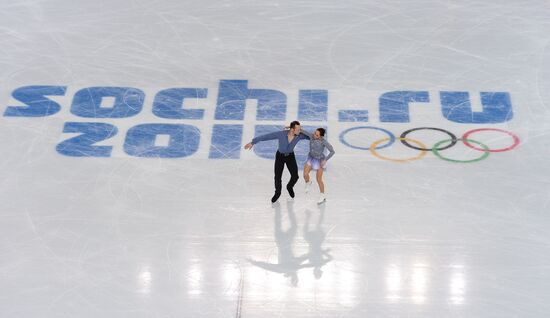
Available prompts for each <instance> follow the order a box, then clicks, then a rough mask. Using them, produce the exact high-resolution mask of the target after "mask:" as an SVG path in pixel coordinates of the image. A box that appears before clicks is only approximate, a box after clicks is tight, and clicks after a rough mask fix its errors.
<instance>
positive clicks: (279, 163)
mask: <svg viewBox="0 0 550 318" xmlns="http://www.w3.org/2000/svg"><path fill="white" fill-rule="evenodd" d="M324 136H325V129H324V128H317V129H316V130H315V132H314V133H313V134H312V133H310V132H308V131H305V130H302V129H301V127H300V122H298V121H293V122H291V123H290V126H289V127H286V129H285V130H281V131H276V132H273V133H269V134H265V135H261V136H258V137H256V138H254V139H252V141H251V142H250V143H248V144H246V145H245V146H244V148H245V149H247V150H249V149H252V147H253V146H254V145H255V144H257V143H258V142H261V141H266V140H275V139H276V140H278V141H279V147H278V149H277V153H276V154H275V194H274V195H273V197H272V198H271V202H272V203H275V202H277V200H278V199H279V197H280V196H281V188H282V185H281V178H282V176H283V169H284V166H285V165H286V167H287V169H288V172H290V181H288V184H287V185H286V189H287V190H288V194H289V195H290V197H292V198H294V185H295V184H296V182H298V179H299V176H298V165H297V164H296V157H295V156H294V147H295V146H296V144H297V143H298V141H300V140H302V139H307V140H309V141H310V142H309V154H308V159H307V162H306V164H305V166H304V180H305V182H306V193H307V192H308V191H309V189H310V187H311V184H312V181H311V180H310V177H309V173H310V172H311V170H316V171H317V183H318V184H319V191H320V192H321V194H320V197H319V200H318V201H317V203H318V204H322V203H324V202H325V201H326V196H325V184H324V183H323V171H324V169H325V168H326V165H327V161H328V160H329V159H330V158H331V157H332V156H333V155H334V148H333V147H332V145H331V144H330V143H329V142H328V141H327V140H326V139H325V138H324ZM325 149H327V150H328V151H329V154H328V155H327V156H325V154H324V152H325Z"/></svg>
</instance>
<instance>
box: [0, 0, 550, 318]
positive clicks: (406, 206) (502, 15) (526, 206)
mask: <svg viewBox="0 0 550 318" xmlns="http://www.w3.org/2000/svg"><path fill="white" fill-rule="evenodd" d="M549 34H550V7H549V5H548V3H547V2H546V1H535V0H527V1H511V0H506V1H504V0H503V1H471V0H470V1H435V0H413V1H405V0H403V1H398V0H390V1H372V0H370V1H327V0H316V1H310V0H297V1H287V0H284V1H265V2H264V1H242V0H239V1H176V0H164V1H143V0H114V1H105V0H99V1H83V0H78V1H68V0H55V1H39V0H26V1H2V2H1V3H0V48H1V53H0V66H1V68H0V70H1V71H0V111H1V113H2V115H1V116H0V150H1V156H2V159H0V286H1V288H0V317H9V318H22V317H71V318H74V317H79V318H85V317H90V318H92V317H93V318H96V317H132V318H137V317H207V318H217V317H246V318H248V317H341V318H344V317H346V318H347V317H349V318H351V317H356V318H364V317H410V318H412V317H418V318H420V317H422V318H426V317H437V318H441V317H464V318H473V317H495V318H505V317H521V318H527V317H541V318H542V317H549V316H550V303H549V301H548V300H549V295H550V234H549V229H550V164H549V163H548V160H549V157H550V49H549V48H550V40H549V37H548V35H549ZM221 80H247V81H248V86H249V88H251V89H272V90H278V91H280V92H283V93H284V94H285V95H286V96H287V112H286V116H285V118H284V120H273V121H270V120H267V121H265V120H264V121H262V120H257V119H256V114H257V105H256V102H255V101H254V100H249V101H247V102H246V103H247V105H246V112H245V114H244V119H243V120H216V119H215V108H216V104H217V96H218V90H219V88H218V87H219V83H220V81H221ZM33 85H50V86H66V92H65V94H64V95H62V96H49V98H50V99H51V100H53V101H55V102H57V103H58V104H59V105H61V110H60V111H59V112H57V113H55V114H52V115H50V116H42V117H17V116H5V111H6V110H7V109H8V107H9V106H21V105H23V103H22V102H21V101H20V100H18V99H17V98H16V97H14V96H12V92H13V91H14V90H16V89H18V88H20V87H25V86H33ZM98 86H105V87H132V88H136V89H139V90H142V91H143V92H144V93H145V99H144V100H143V109H142V110H141V112H140V113H139V114H137V115H135V116H132V117H128V118H83V117H79V116H77V115H75V114H73V113H71V104H72V101H73V97H74V95H75V93H76V92H77V91H79V90H81V89H85V88H88V87H98ZM177 87H180V88H206V89H207V90H208V95H207V97H205V98H202V99H188V100H186V101H185V103H184V105H183V106H182V107H183V108H186V109H204V117H203V119H166V118H159V117H158V116H155V115H154V114H153V113H152V105H153V100H154V97H155V94H156V93H157V92H159V91H161V90H163V89H168V88H177ZM299 90H327V91H328V115H327V116H328V117H327V120H326V121H320V122H319V121H308V120H303V121H302V124H303V125H304V126H308V127H316V126H326V127H328V134H327V138H328V140H329V141H330V142H331V143H332V144H333V145H334V147H335V150H336V155H335V156H334V157H333V158H332V159H331V160H330V161H329V166H328V169H327V171H326V173H325V175H324V180H325V183H326V194H327V202H326V203H325V204H324V205H317V204H316V201H317V198H318V188H317V187H316V183H315V182H314V184H313V188H312V191H310V193H308V194H306V193H305V192H304V182H303V178H302V177H301V179H300V180H299V182H298V184H297V185H296V188H295V189H296V198H295V199H294V200H293V201H290V200H288V194H287V193H286V191H283V195H282V197H281V198H280V200H279V202H278V203H277V204H275V205H272V204H271V203H270V202H269V199H270V198H271V196H272V194H273V160H271V159H266V158H263V157H261V156H259V155H258V154H257V153H255V152H254V151H246V150H244V149H242V146H244V144H246V143H247V142H249V141H250V140H251V139H252V138H253V137H254V129H255V125H278V126H284V125H285V124H288V123H289V122H290V121H291V120H294V119H296V118H298V100H299ZM390 91H427V92H429V96H430V101H429V102H423V103H411V104H410V121H409V122H406V123H399V122H382V121H381V120H380V111H379V107H378V106H379V97H380V96H381V95H382V94H384V93H386V92H390ZM441 91H461V92H469V93H470V96H471V101H472V108H473V109H474V110H477V111H480V110H481V106H480V105H481V102H480V95H479V94H480V92H508V93H509V94H510V97H511V103H512V106H513V118H512V119H511V120H509V121H506V122H503V123H497V124H463V123H456V122H452V121H449V120H448V119H446V118H445V117H443V115H442V111H441V106H440V103H441V101H440V97H439V93H440V92H441ZM113 100H114V99H109V98H105V99H104V100H102V101H101V105H102V107H107V108H108V107H109V105H112V104H113V102H114V101H113ZM349 109H352V110H367V111H368V112H369V113H368V116H369V119H368V122H342V121H339V117H338V114H339V111H340V110H349ZM67 122H98V123H109V124H112V125H114V126H116V127H117V128H118V134H116V135H115V136H114V137H112V138H110V139H108V140H105V141H102V142H100V143H98V145H108V146H113V149H112V154H111V156H110V157H104V158H98V157H72V156H67V155H63V154H61V153H59V152H58V151H56V145H58V144H59V143H61V142H63V141H64V140H67V139H69V138H71V137H73V136H75V134H72V133H64V132H63V127H64V125H65V123H67ZM144 123H168V124H187V125H193V126H195V127H197V129H198V130H200V144H199V146H198V149H197V151H196V152H194V153H193V154H192V155H190V156H187V157H183V158H160V157H157V158H143V157H136V156H132V155H129V154H128V153H126V152H125V151H124V148H123V145H124V142H125V135H126V132H127V131H128V130H129V129H130V128H131V127H134V126H136V125H139V124H144ZM215 124H234V125H243V132H242V140H240V145H239V147H240V148H241V150H240V151H239V152H238V153H239V158H233V159H223V158H222V159H210V158H209V154H210V152H211V140H212V127H213V125H215ZM359 126H376V127H381V128H384V129H387V130H389V131H391V132H393V133H394V134H395V135H396V136H397V137H399V134H401V132H403V131H405V130H407V129H411V128H415V127H439V128H443V129H446V130H449V131H451V132H453V133H455V134H456V135H457V136H459V137H460V136H461V135H462V134H463V133H465V132H466V131H468V130H471V129H476V128H481V127H488V128H498V129H504V130H506V131H510V132H513V133H514V134H516V135H517V136H518V137H519V139H520V141H521V142H520V144H519V146H517V147H516V148H514V149H513V150H510V151H506V152H498V153H490V155H489V156H488V157H487V159H485V160H482V161H478V162H474V163H453V162H448V161H444V160H441V159H438V158H437V157H436V156H435V155H434V154H433V153H430V152H428V153H427V154H426V155H425V157H424V158H422V159H420V160H415V161H411V162H393V161H387V160H383V159H380V158H377V157H375V156H374V155H373V154H372V153H370V152H369V151H368V150H361V149H355V148H350V147H348V146H346V145H345V144H344V143H342V141H341V139H340V134H341V133H342V132H344V131H345V130H347V129H349V128H353V127H359ZM383 137H385V135H384V134H383V133H381V132H379V131H370V130H354V131H352V132H350V133H349V134H348V135H347V136H346V137H345V138H346V139H345V140H347V142H349V143H353V144H354V145H357V146H360V147H368V146H369V145H370V144H371V143H372V142H374V141H375V140H377V139H380V138H383ZM410 137H411V138H413V137H414V138H415V139H418V140H421V141H423V142H425V143H426V144H430V145H431V144H433V143H434V142H436V141H438V140H441V139H444V138H446V135H445V134H443V133H441V132H434V131H432V132H430V131H418V132H415V133H411V135H410ZM472 138H473V136H472ZM476 138H478V139H479V140H480V141H483V142H484V143H486V144H487V145H488V146H489V147H491V148H493V149H495V148H503V147H507V146H509V145H510V144H511V143H512V141H513V140H512V138H511V137H510V136H508V135H506V134H503V133H498V132H495V131H488V132H480V133H478V134H477V135H476ZM221 141H222V144H223V143H224V142H225V140H223V138H222V140H221ZM232 141H234V140H229V139H228V140H227V142H228V143H230V142H232ZM301 143H302V144H303V145H302V146H301V151H303V150H304V149H306V148H307V142H306V141H302V142H301ZM169 145H170V140H169V138H167V135H159V137H158V139H157V146H159V147H167V146H169ZM379 154H380V155H382V156H384V157H388V158H397V159H403V158H408V157H411V156H417V155H418V154H419V151H414V150H411V149H408V148H406V147H405V146H404V145H402V144H401V143H400V142H399V141H397V142H396V143H395V144H394V145H393V146H391V147H387V148H384V149H380V150H379ZM442 154H444V155H445V156H449V157H452V158H458V159H463V160H469V159H472V158H476V157H478V156H480V155H482V154H483V153H482V152H479V151H476V150H473V149H471V148H468V147H466V146H465V145H464V144H462V143H459V144H457V145H456V146H455V147H453V148H452V149H449V152H445V153H443V152H442ZM300 173H301V172H300ZM288 178H289V175H288V172H287V171H285V174H284V175H283V184H285V183H286V181H287V180H288Z"/></svg>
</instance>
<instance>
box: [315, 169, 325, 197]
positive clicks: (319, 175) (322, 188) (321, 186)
mask: <svg viewBox="0 0 550 318" xmlns="http://www.w3.org/2000/svg"><path fill="white" fill-rule="evenodd" d="M317 183H318V184H319V191H320V192H321V193H325V184H324V183H323V168H319V169H318V170H317Z"/></svg>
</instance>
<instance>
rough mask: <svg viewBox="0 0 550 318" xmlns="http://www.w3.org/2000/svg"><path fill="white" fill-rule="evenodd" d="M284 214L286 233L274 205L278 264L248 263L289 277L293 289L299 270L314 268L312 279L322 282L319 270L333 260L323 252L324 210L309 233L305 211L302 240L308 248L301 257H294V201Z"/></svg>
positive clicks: (307, 216)
mask: <svg viewBox="0 0 550 318" xmlns="http://www.w3.org/2000/svg"><path fill="white" fill-rule="evenodd" d="M286 205H287V214H288V220H289V223H290V224H289V226H288V229H286V230H284V229H283V215H282V212H281V204H279V203H275V204H274V205H273V206H274V208H275V221H274V225H275V243H276V244H277V251H278V253H277V260H278V262H277V263H269V262H263V261H256V260H253V259H250V258H249V259H248V261H249V262H250V263H252V264H253V265H255V266H258V267H260V268H263V269H265V270H268V271H271V272H275V273H281V274H283V275H284V276H285V277H289V279H290V282H291V284H292V285H293V286H297V285H298V271H299V270H300V269H302V268H313V273H314V276H315V278H317V279H319V278H321V276H322V274H323V271H322V270H321V267H322V266H323V265H325V264H326V263H328V262H330V260H332V257H331V256H330V255H329V254H328V252H329V249H324V250H323V248H322V244H323V241H324V239H325V236H326V234H325V232H324V231H323V229H322V226H321V225H322V222H323V219H324V212H325V211H324V209H325V207H324V206H322V207H319V210H320V213H319V218H318V221H317V224H316V226H315V228H314V229H310V225H309V223H310V219H311V214H312V213H311V211H309V210H306V222H305V224H304V228H303V231H304V239H305V240H306V242H307V243H308V245H309V250H308V252H307V253H306V254H304V255H301V256H298V257H296V256H294V252H293V250H292V244H293V242H294V238H295V236H296V233H297V231H298V225H297V222H296V214H295V213H294V201H288V202H287V204H286Z"/></svg>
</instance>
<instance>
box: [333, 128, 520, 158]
mask: <svg viewBox="0 0 550 318" xmlns="http://www.w3.org/2000/svg"><path fill="white" fill-rule="evenodd" d="M358 129H372V130H379V131H382V132H384V133H386V134H387V135H388V137H387V138H382V139H379V140H377V141H375V142H373V143H372V144H371V145H370V147H363V146H354V145H351V144H350V143H348V142H347V141H346V140H345V139H344V137H345V135H346V134H347V133H348V132H350V131H353V130H358ZM417 130H437V131H440V132H444V133H446V134H447V135H449V137H450V139H445V140H441V141H438V142H436V143H435V144H434V145H433V146H432V147H427V146H426V145H424V144H423V143H422V142H420V141H418V140H415V139H411V138H407V135H408V134H409V133H411V132H413V131H417ZM480 131H496V132H501V133H504V134H506V135H508V136H511V137H512V139H513V142H512V144H511V145H510V146H508V147H505V148H499V149H490V148H489V146H487V145H485V144H484V143H481V142H480V141H476V140H472V139H470V138H469V136H470V135H472V134H474V133H476V132H480ZM396 139H398V140H399V141H401V143H402V144H403V145H405V146H407V147H409V148H412V149H416V150H419V151H420V154H419V155H418V156H415V157H411V158H405V159H395V158H389V157H385V156H382V155H380V154H379V153H378V152H377V151H376V150H377V149H382V148H386V147H389V146H391V145H392V144H393V143H394V142H395V140H396ZM340 141H341V142H342V143H343V144H344V145H346V146H348V147H351V148H355V149H361V150H369V151H370V153H371V154H372V155H373V156H375V157H377V158H379V159H382V160H388V161H393V162H409V161H414V160H418V159H421V158H423V157H424V156H425V155H426V153H427V152H428V151H430V152H432V153H433V154H434V155H435V156H436V157H438V158H439V159H441V160H445V161H448V162H454V163H472V162H478V161H481V160H484V159H486V158H487V157H488V156H489V153H491V152H504V151H509V150H512V149H514V148H516V147H517V146H518V145H519V144H520V139H519V137H518V136H517V135H516V134H514V133H512V132H510V131H507V130H504V129H498V128H477V129H472V130H469V131H467V132H466V133H464V134H463V135H462V137H461V138H457V137H456V136H455V135H454V134H453V133H451V132H449V131H447V130H445V129H441V128H435V127H417V128H412V129H409V130H406V131H404V132H403V133H402V134H401V135H400V137H399V138H396V137H395V135H394V134H393V133H392V132H390V131H388V130H386V129H383V128H379V127H374V126H360V127H353V128H349V129H347V130H344V131H343V132H342V133H341V134H340ZM458 141H462V143H464V145H466V146H467V147H470V148H472V149H474V150H477V151H481V152H483V154H482V155H480V156H479V157H477V158H474V159H470V160H458V159H451V158H448V157H445V156H443V155H442V154H441V151H443V150H445V149H448V148H451V147H453V146H454V145H455V144H456V143H457V142H458ZM384 142H386V143H385V144H382V143H384ZM411 143H413V144H415V145H411ZM446 143H447V145H446ZM381 144H382V145H381ZM473 144H475V145H477V146H475V145H473Z"/></svg>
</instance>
